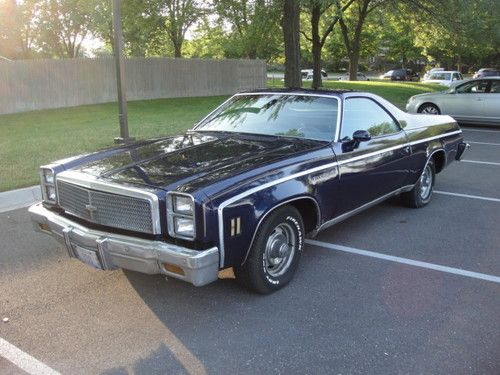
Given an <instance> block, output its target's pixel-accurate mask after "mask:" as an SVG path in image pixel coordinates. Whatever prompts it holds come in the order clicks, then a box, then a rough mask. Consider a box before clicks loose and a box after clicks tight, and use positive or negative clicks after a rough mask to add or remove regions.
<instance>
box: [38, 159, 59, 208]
mask: <svg viewBox="0 0 500 375" xmlns="http://www.w3.org/2000/svg"><path fill="white" fill-rule="evenodd" d="M40 180H41V181H40V183H41V186H42V197H43V200H44V201H45V202H47V203H51V204H55V203H56V202H57V193H56V185H55V180H56V179H55V174H54V171H53V170H52V168H50V167H41V168H40Z"/></svg>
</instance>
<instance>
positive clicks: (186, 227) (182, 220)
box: [167, 192, 196, 240]
mask: <svg viewBox="0 0 500 375" xmlns="http://www.w3.org/2000/svg"><path fill="white" fill-rule="evenodd" d="M194 211H195V207H194V198H193V197H192V196H191V195H189V194H185V193H176V192H171V193H168V195H167V227H168V234H169V235H170V236H172V237H177V238H182V239H185V240H194V238H195V237H196V225H195V218H194V216H195V215H194Z"/></svg>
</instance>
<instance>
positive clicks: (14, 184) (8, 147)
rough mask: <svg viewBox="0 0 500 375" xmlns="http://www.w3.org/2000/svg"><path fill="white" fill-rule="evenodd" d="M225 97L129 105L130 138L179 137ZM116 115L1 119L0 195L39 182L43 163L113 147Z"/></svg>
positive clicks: (81, 110)
mask: <svg viewBox="0 0 500 375" xmlns="http://www.w3.org/2000/svg"><path fill="white" fill-rule="evenodd" d="M224 99H225V97H221V96H218V97H205V98H181V99H161V100H149V101H135V102H130V103H129V106H128V112H129V131H130V135H131V136H133V137H136V138H147V137H152V136H158V135H163V134H165V135H168V134H177V133H180V132H182V131H184V130H185V129H188V128H190V127H191V126H192V125H193V124H194V123H195V122H196V121H198V120H200V119H201V118H202V117H204V116H205V115H206V114H207V113H208V112H209V111H210V110H211V109H213V108H215V107H216V106H217V105H218V104H220V103H221V102H222V101H223V100H224ZM117 113H118V109H117V105H116V104H113V103H109V104H100V105H89V106H81V107H72V108H64V109H53V110H44V111H33V112H25V113H17V114H12V115H2V116H0V191H5V190H10V189H15V188H20V187H25V186H31V185H35V184H37V183H38V167H39V166H40V165H41V164H46V163H49V162H51V161H54V160H57V159H61V158H63V157H67V156H71V155H77V154H80V153H84V152H88V151H95V150H98V149H100V148H104V147H107V146H110V145H112V144H113V139H114V137H117V136H119V125H118V114H117Z"/></svg>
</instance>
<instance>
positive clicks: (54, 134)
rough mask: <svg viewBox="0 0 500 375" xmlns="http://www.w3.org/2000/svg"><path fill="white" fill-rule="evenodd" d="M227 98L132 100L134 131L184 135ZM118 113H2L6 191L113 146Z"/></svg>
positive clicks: (360, 86) (376, 89)
mask: <svg viewBox="0 0 500 375" xmlns="http://www.w3.org/2000/svg"><path fill="white" fill-rule="evenodd" d="M275 84H276V86H275V87H282V85H283V83H282V82H281V80H279V81H278V80H275ZM307 84H309V85H310V83H309V82H308V83H306V85H307ZM278 85H279V86H278ZM269 87H272V81H271V80H270V81H269ZM325 87H326V88H329V89H352V90H358V91H369V92H373V93H375V94H378V95H380V96H382V97H384V98H386V99H387V100H389V101H391V102H392V103H394V104H396V105H398V106H399V107H404V105H405V104H406V101H407V100H408V98H409V97H410V96H412V95H415V94H419V93H423V92H428V91H438V90H442V88H439V87H437V86H433V85H423V84H419V83H396V82H378V81H370V82H339V81H326V82H325ZM224 99H225V97H222V96H219V97H205V98H181V99H160V100H148V101H136V102H130V103H129V129H130V135H131V136H133V137H136V138H148V137H153V136H159V135H169V134H177V133H181V132H183V131H184V130H186V129H188V128H190V127H191V126H192V125H193V124H194V123H195V122H196V121H198V120H200V119H201V118H202V117H203V116H205V115H206V114H207V113H208V112H209V111H210V110H211V109H213V108H215V107H216V106H217V105H218V104H220V103H221V102H222V101H223V100H224ZM117 112H118V110H117V105H116V104H113V103H110V104H100V105H90V106H81V107H72V108H64V109H53V110H45V111H34V112H25V113H17V114H12V115H2V116H0V191H5V190H10V189H16V188H21V187H25V186H30V185H34V184H37V183H38V167H39V166H40V165H42V164H46V163H49V162H51V161H54V160H57V159H61V158H64V157H67V156H72V155H77V154H80V153H84V152H89V151H95V150H98V149H100V148H103V147H107V146H110V145H112V144H113V138H114V137H117V136H118V135H119V125H118V120H117V117H118V116H117Z"/></svg>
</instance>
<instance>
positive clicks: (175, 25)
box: [152, 0, 205, 57]
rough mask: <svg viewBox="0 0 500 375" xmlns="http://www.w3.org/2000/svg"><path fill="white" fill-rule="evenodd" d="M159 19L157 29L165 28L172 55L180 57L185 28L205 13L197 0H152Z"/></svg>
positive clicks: (155, 15)
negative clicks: (172, 49) (171, 47)
mask: <svg viewBox="0 0 500 375" xmlns="http://www.w3.org/2000/svg"><path fill="white" fill-rule="evenodd" d="M152 3H153V4H154V6H153V9H154V11H156V14H154V15H152V16H153V17H156V18H157V19H158V21H159V23H158V29H160V30H165V32H166V33H167V35H168V37H169V39H170V41H171V43H172V45H173V47H174V56H175V57H182V45H183V43H184V39H185V36H186V32H187V30H188V29H189V28H190V27H191V26H192V25H193V24H194V23H195V22H196V21H198V20H199V19H200V17H201V16H202V15H203V14H204V13H205V10H204V8H203V7H202V5H201V2H199V1H197V0H158V1H154V2H152Z"/></svg>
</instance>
